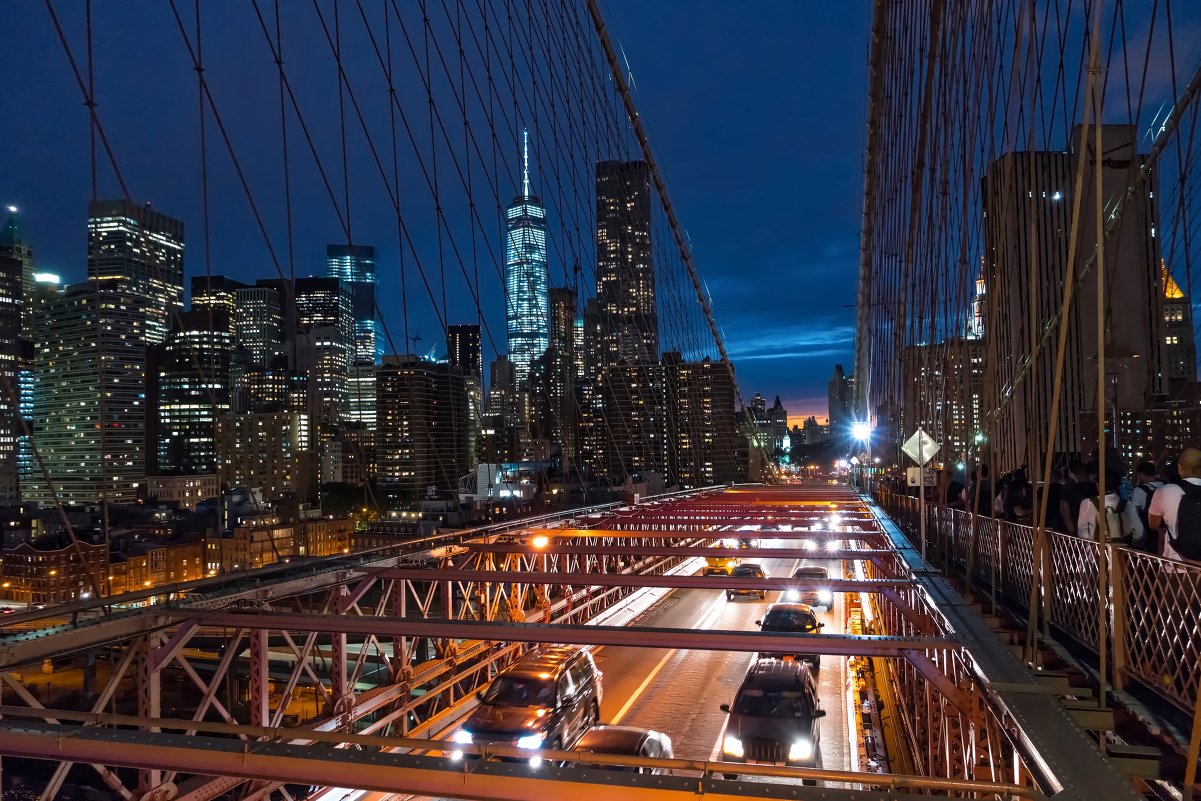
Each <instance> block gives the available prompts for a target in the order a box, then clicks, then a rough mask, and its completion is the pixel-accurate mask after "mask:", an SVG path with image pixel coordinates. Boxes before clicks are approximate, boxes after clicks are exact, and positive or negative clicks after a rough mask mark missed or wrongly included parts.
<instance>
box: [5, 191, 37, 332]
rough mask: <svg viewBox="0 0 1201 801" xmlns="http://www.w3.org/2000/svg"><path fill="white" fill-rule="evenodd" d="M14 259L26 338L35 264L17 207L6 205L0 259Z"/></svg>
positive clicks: (34, 281) (35, 281) (31, 308)
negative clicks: (17, 266) (18, 269)
mask: <svg viewBox="0 0 1201 801" xmlns="http://www.w3.org/2000/svg"><path fill="white" fill-rule="evenodd" d="M3 259H15V260H16V261H17V263H18V264H19V265H20V276H21V300H22V304H23V305H22V309H21V336H23V337H25V338H26V339H32V337H31V335H30V329H31V324H32V321H33V309H34V307H33V304H32V303H30V299H31V298H32V297H33V295H34V294H35V292H36V291H37V279H36V278H35V277H34V276H35V275H36V273H37V264H36V262H35V260H34V257H33V246H32V245H31V244H30V243H29V241H28V240H27V239H26V237H25V231H24V229H23V228H22V227H21V222H20V220H18V219H17V208H16V207H15V206H9V207H8V221H7V222H6V223H5V224H4V228H3V230H0V260H3ZM11 269H12V268H11V267H5V272H9V271H11Z"/></svg>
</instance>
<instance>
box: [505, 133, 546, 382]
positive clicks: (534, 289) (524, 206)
mask: <svg viewBox="0 0 1201 801" xmlns="http://www.w3.org/2000/svg"><path fill="white" fill-rule="evenodd" d="M521 137H522V157H521V194H520V195H519V196H517V197H516V198H514V199H513V202H512V203H510V204H509V208H508V209H506V210H505V229H506V230H505V295H506V298H505V304H506V308H505V330H506V331H507V333H508V335H509V358H510V359H511V360H512V361H513V365H514V366H515V368H516V371H517V386H518V388H520V387H521V386H522V385H523V384H524V383H525V381H526V378H527V377H528V376H529V372H530V363H531V362H533V361H534V359H537V358H538V357H539V356H541V355H542V354H543V352H544V351H545V350H546V346H547V340H548V333H547V323H548V321H547V315H548V314H549V310H548V308H547V304H548V302H549V301H548V295H547V293H548V290H549V288H550V272H549V269H548V267H547V262H546V209H545V208H544V207H543V206H542V201H541V200H540V199H539V198H538V197H537V196H536V195H531V194H530V158H529V156H530V151H529V133H528V132H526V131H523V132H522V135H521Z"/></svg>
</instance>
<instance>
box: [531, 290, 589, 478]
mask: <svg viewBox="0 0 1201 801" xmlns="http://www.w3.org/2000/svg"><path fill="white" fill-rule="evenodd" d="M575 322H576V309H575V290H573V289H571V288H570V287H560V288H555V289H552V290H551V291H550V344H549V346H548V347H547V349H546V352H545V353H543V354H542V355H541V356H539V357H538V359H537V360H535V362H534V367H533V369H532V371H531V375H530V396H531V404H532V408H533V411H532V413H531V415H530V421H531V433H533V434H534V435H535V436H536V437H538V438H541V439H545V440H547V441H548V443H549V447H550V452H551V454H552V455H554V454H558V456H559V459H560V463H561V465H562V466H563V467H564V468H565V467H566V466H567V465H569V464H571V463H573V462H574V461H575V457H576V450H577V442H576V429H577V419H578V416H577V414H576V397H575V386H576V361H575V346H576V327H575Z"/></svg>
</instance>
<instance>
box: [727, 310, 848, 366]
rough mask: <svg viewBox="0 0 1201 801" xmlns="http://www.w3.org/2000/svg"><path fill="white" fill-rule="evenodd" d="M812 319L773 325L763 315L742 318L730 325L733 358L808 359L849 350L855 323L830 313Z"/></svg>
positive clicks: (730, 347) (747, 359)
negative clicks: (831, 316) (831, 315)
mask: <svg viewBox="0 0 1201 801" xmlns="http://www.w3.org/2000/svg"><path fill="white" fill-rule="evenodd" d="M810 320H811V321H810V322H805V323H797V322H789V323H784V324H776V325H772V324H771V323H770V322H764V320H763V319H762V318H761V317H760V318H751V317H747V318H740V319H737V320H735V321H734V323H733V324H732V325H728V326H726V339H727V342H728V343H729V353H730V358H731V359H733V360H734V362H735V363H737V362H739V361H753V360H762V359H787V358H797V359H807V358H817V357H828V356H837V355H841V354H844V353H848V352H850V351H851V349H852V348H853V346H854V341H855V327H854V326H853V325H850V324H848V323H845V322H836V321H835V320H834V319H833V318H829V317H813V318H810Z"/></svg>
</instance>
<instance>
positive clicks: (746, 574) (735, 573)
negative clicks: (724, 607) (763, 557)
mask: <svg viewBox="0 0 1201 801" xmlns="http://www.w3.org/2000/svg"><path fill="white" fill-rule="evenodd" d="M730 578H767V573H766V572H764V570H763V567H762V566H761V565H758V564H756V563H754V562H746V563H744V564H741V565H739V566H738V567H736V568H734V569H733V570H732V571H730ZM742 596H754V597H756V598H758V599H760V600H763V601H765V600H767V590H760V589H754V590H752V589H749V588H741V589H734V590H726V600H727V601H732V600H734V599H735V598H741V597H742Z"/></svg>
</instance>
